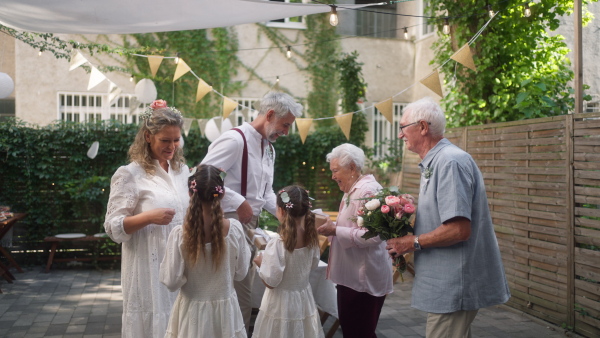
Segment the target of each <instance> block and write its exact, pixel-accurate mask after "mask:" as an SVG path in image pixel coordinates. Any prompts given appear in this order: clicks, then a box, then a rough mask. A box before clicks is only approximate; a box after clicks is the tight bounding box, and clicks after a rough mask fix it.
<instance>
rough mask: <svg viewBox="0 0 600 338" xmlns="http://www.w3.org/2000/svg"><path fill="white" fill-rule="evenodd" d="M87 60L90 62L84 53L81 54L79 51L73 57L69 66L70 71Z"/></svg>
mask: <svg viewBox="0 0 600 338" xmlns="http://www.w3.org/2000/svg"><path fill="white" fill-rule="evenodd" d="M86 62H88V60H87V59H86V58H85V57H84V56H83V55H81V53H80V52H77V54H75V56H73V57H72V58H71V65H70V66H69V71H72V70H73V69H75V68H77V67H79V66H81V65H82V64H84V63H86Z"/></svg>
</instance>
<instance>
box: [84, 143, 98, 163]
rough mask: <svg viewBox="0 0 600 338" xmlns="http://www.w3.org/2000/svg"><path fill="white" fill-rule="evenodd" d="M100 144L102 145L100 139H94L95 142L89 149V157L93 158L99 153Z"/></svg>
mask: <svg viewBox="0 0 600 338" xmlns="http://www.w3.org/2000/svg"><path fill="white" fill-rule="evenodd" d="M99 146H100V143H99V142H98V141H94V143H92V145H91V146H90V149H88V152H87V157H89V158H91V159H92V160H93V159H94V158H95V157H96V155H98V147H99Z"/></svg>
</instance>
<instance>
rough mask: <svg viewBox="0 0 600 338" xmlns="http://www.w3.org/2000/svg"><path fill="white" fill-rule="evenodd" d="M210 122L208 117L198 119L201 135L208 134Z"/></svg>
mask: <svg viewBox="0 0 600 338" xmlns="http://www.w3.org/2000/svg"><path fill="white" fill-rule="evenodd" d="M207 123H208V119H198V127H199V128H200V135H202V136H206V132H205V131H204V129H206V124H207Z"/></svg>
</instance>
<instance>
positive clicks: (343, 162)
mask: <svg viewBox="0 0 600 338" xmlns="http://www.w3.org/2000/svg"><path fill="white" fill-rule="evenodd" d="M334 159H337V160H338V161H339V162H338V163H339V165H340V166H342V167H347V166H349V165H350V163H354V165H355V166H356V168H357V169H358V171H362V168H363V167H364V166H365V152H364V151H363V150H362V149H360V148H359V147H357V146H355V145H354V144H350V143H344V144H342V145H339V146H337V147H335V148H333V150H332V151H331V152H330V153H329V154H327V162H331V160H334Z"/></svg>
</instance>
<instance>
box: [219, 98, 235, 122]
mask: <svg viewBox="0 0 600 338" xmlns="http://www.w3.org/2000/svg"><path fill="white" fill-rule="evenodd" d="M237 106H238V103H237V102H236V101H234V100H232V99H230V98H228V97H226V96H223V118H224V119H226V118H227V117H229V114H231V112H232V111H233V110H234V109H235V108H236V107H237Z"/></svg>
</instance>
